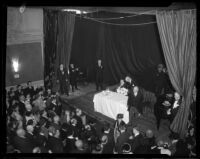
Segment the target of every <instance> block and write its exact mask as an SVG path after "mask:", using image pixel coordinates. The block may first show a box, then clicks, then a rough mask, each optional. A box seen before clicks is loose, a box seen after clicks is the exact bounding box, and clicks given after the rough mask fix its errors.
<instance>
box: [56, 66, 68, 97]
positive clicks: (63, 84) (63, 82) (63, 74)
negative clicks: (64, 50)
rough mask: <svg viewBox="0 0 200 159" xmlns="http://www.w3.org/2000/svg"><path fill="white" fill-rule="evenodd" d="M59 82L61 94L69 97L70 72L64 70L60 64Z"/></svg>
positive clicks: (58, 71)
mask: <svg viewBox="0 0 200 159" xmlns="http://www.w3.org/2000/svg"><path fill="white" fill-rule="evenodd" d="M57 82H59V83H60V92H61V94H67V96H68V95H69V89H68V86H69V80H68V72H67V70H66V69H65V68H64V66H63V64H60V68H59V69H58V70H57Z"/></svg>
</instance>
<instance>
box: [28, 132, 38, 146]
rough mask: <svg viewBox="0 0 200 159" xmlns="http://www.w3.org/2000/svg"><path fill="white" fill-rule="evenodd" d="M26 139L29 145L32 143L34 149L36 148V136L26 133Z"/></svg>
mask: <svg viewBox="0 0 200 159" xmlns="http://www.w3.org/2000/svg"><path fill="white" fill-rule="evenodd" d="M26 138H27V139H28V140H29V142H30V143H32V145H33V146H34V147H36V136H34V135H33V134H30V133H26Z"/></svg>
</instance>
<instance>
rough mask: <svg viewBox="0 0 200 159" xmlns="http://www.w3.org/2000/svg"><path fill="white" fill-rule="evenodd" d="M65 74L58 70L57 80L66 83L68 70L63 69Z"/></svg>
mask: <svg viewBox="0 0 200 159" xmlns="http://www.w3.org/2000/svg"><path fill="white" fill-rule="evenodd" d="M63 72H64V74H63V73H62V71H61V70H60V68H59V69H58V70H57V79H58V80H59V81H60V82H64V81H66V80H67V79H68V72H67V70H66V69H65V68H64V69H63Z"/></svg>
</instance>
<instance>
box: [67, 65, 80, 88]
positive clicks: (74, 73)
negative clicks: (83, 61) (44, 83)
mask: <svg viewBox="0 0 200 159" xmlns="http://www.w3.org/2000/svg"><path fill="white" fill-rule="evenodd" d="M77 77H78V71H77V70H76V68H75V67H74V68H71V67H69V79H70V83H71V84H72V85H73V84H75V82H76V80H77Z"/></svg>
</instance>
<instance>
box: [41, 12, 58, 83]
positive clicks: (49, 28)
mask: <svg viewBox="0 0 200 159" xmlns="http://www.w3.org/2000/svg"><path fill="white" fill-rule="evenodd" d="M57 14H58V12H57V11H52V10H48V9H44V23H43V30H44V85H45V87H52V84H53V83H52V76H53V73H54V72H55V70H54V64H55V60H56V53H57V43H56V42H57V26H58V25H57Z"/></svg>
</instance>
